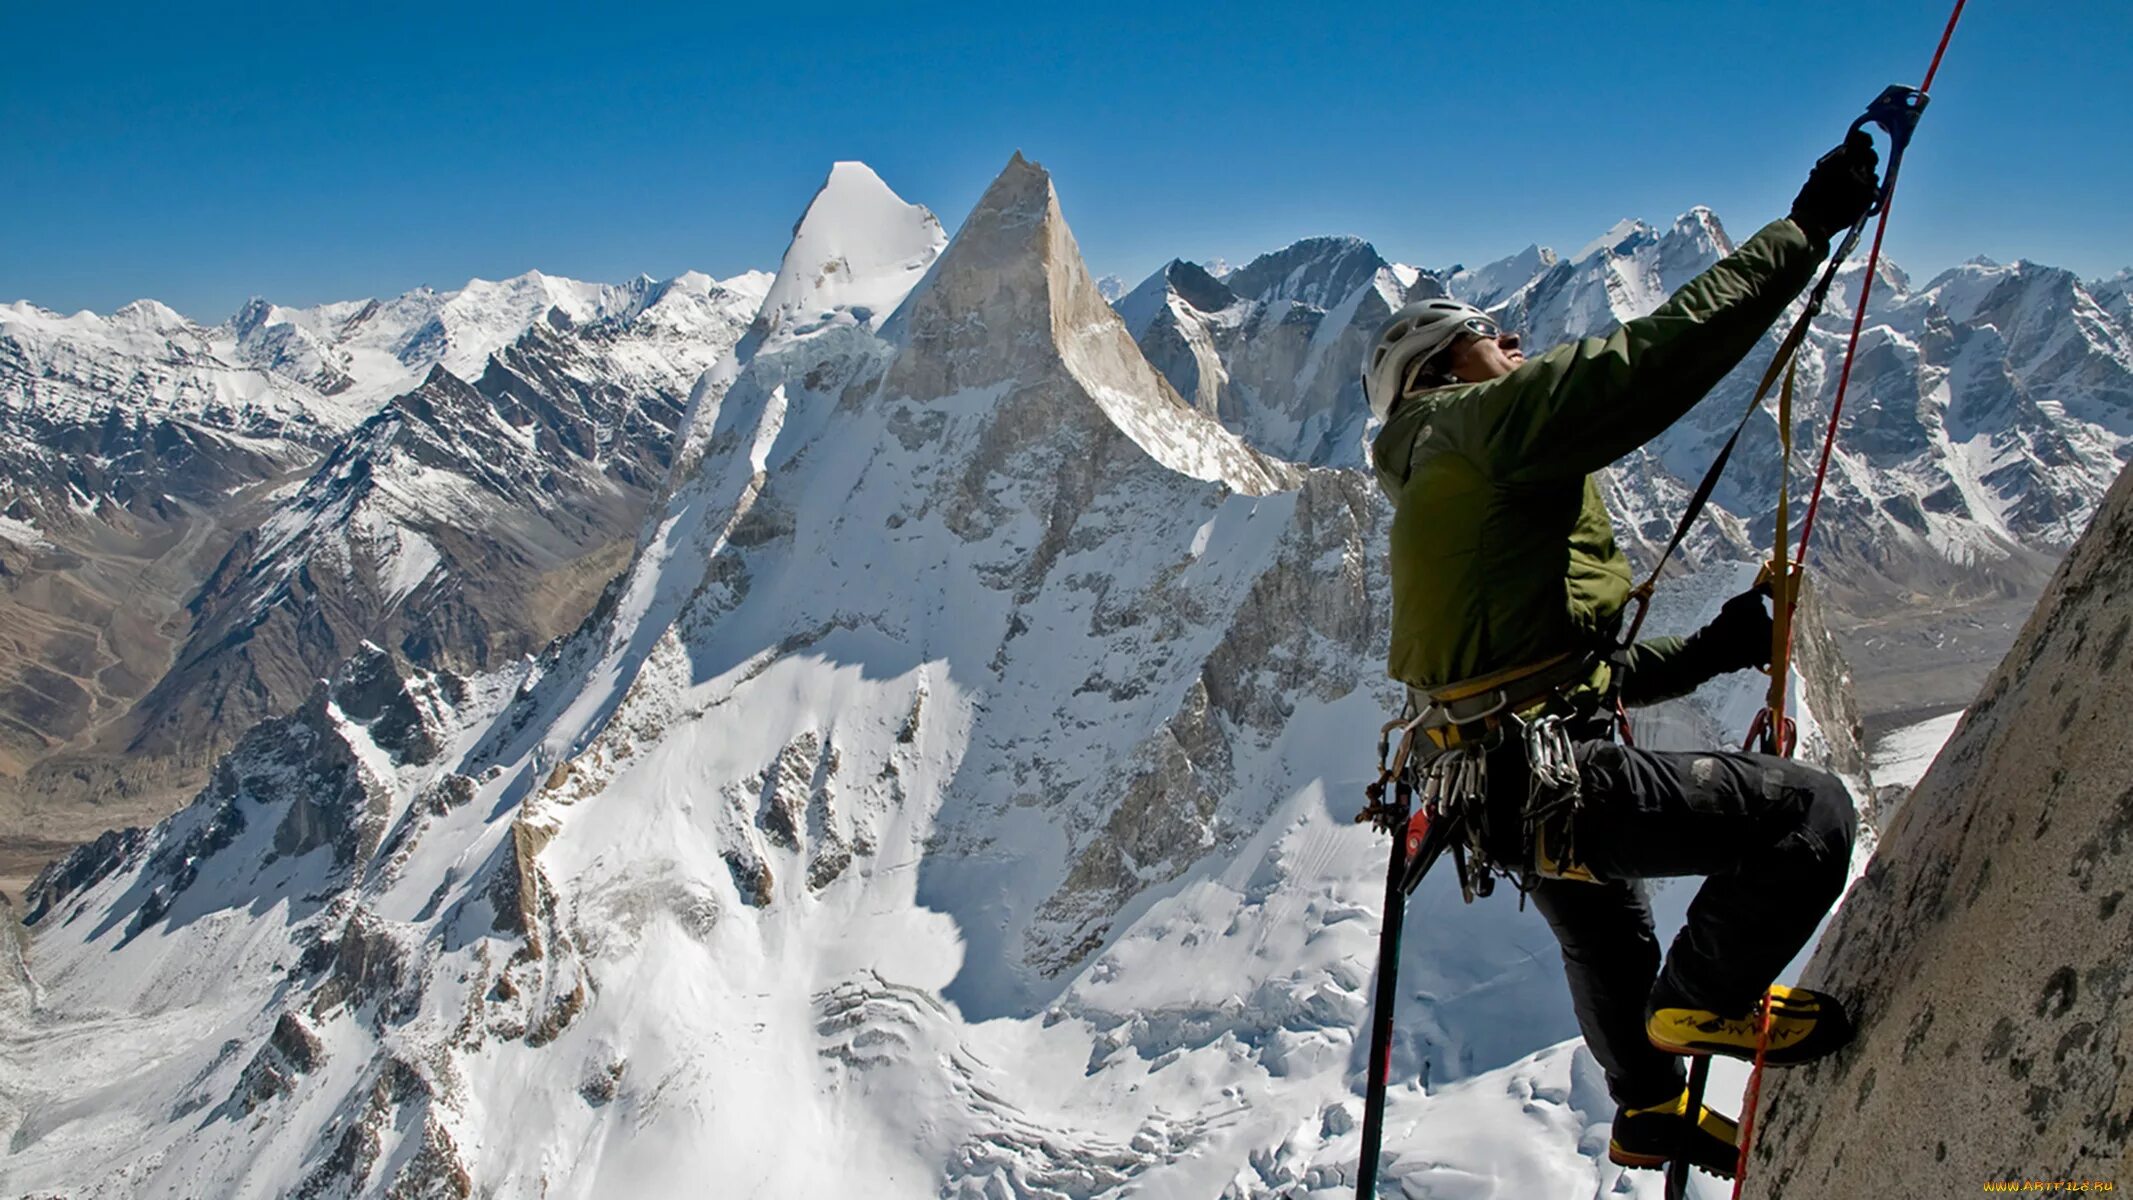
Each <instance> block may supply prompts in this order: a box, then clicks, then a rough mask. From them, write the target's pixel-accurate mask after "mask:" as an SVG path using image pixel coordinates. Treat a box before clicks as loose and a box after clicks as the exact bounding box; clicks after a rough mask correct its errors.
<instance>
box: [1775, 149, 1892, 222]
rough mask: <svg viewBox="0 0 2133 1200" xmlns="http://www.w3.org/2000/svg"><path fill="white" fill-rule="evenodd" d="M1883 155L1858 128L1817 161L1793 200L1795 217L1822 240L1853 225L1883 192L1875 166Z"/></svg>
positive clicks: (1793, 218) (1796, 220) (1795, 219)
mask: <svg viewBox="0 0 2133 1200" xmlns="http://www.w3.org/2000/svg"><path fill="white" fill-rule="evenodd" d="M1880 163H1881V155H1880V154H1879V153H1878V152H1876V151H1875V149H1874V139H1872V138H1870V137H1868V136H1866V131H1865V130H1863V129H1861V130H1856V131H1854V132H1853V133H1852V135H1851V136H1850V137H1848V138H1845V139H1844V144H1843V145H1841V146H1839V147H1837V148H1836V149H1834V150H1832V151H1830V152H1829V153H1827V154H1825V155H1823V156H1822V157H1821V158H1819V159H1817V160H1816V161H1815V165H1814V170H1812V171H1809V172H1808V173H1807V183H1806V184H1805V185H1804V186H1802V187H1801V188H1800V194H1799V195H1798V196H1796V197H1794V198H1793V201H1792V214H1791V216H1792V220H1793V223H1794V224H1796V225H1798V226H1799V227H1800V228H1801V229H1803V230H1805V231H1806V233H1807V236H1808V237H1810V238H1813V239H1814V240H1815V241H1816V242H1817V243H1818V244H1821V245H1824V246H1826V245H1828V244H1829V240H1830V239H1831V238H1833V237H1835V236H1837V235H1838V234H1839V233H1842V232H1844V231H1845V230H1847V229H1850V228H1851V227H1852V223H1853V222H1855V221H1857V220H1858V219H1859V218H1860V217H1861V216H1863V215H1865V213H1866V210H1867V209H1869V208H1872V207H1873V205H1874V197H1876V196H1878V195H1880V194H1881V181H1880V180H1878V179H1876V178H1874V168H1875V167H1876V166H1879V165H1880Z"/></svg>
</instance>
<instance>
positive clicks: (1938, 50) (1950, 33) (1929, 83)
mask: <svg viewBox="0 0 2133 1200" xmlns="http://www.w3.org/2000/svg"><path fill="white" fill-rule="evenodd" d="M1965 2H1966V0H1955V11H1954V12H1952V13H1949V14H1948V27H1947V28H1946V29H1943V30H1941V31H1940V45H1939V46H1937V47H1935V48H1934V51H1933V65H1932V66H1930V67H1927V68H1926V77H1925V79H1924V81H1923V82H1921V83H1920V84H1919V85H1918V90H1919V91H1921V92H1930V91H1932V90H1933V77H1934V76H1935V75H1938V74H1940V56H1941V55H1943V54H1946V53H1947V52H1948V39H1949V38H1952V37H1954V36H1955V23H1956V22H1957V21H1960V20H1962V19H1963V5H1964V3H1965Z"/></svg>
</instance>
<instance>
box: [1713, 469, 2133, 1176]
mask: <svg viewBox="0 0 2133 1200" xmlns="http://www.w3.org/2000/svg"><path fill="white" fill-rule="evenodd" d="M2129 634H2133V471H2128V472H2125V473H2123V474H2121V476H2120V477H2119V480H2118V482H2117V484H2116V485H2115V486H2114V487H2113V488H2112V489H2111V491H2110V493H2109V494H2108V496H2107V497H2106V498H2105V500H2104V503H2103V505H2102V506H2101V508H2100V510H2099V512H2098V514H2097V516H2096V519H2095V521H2094V523H2093V524H2092V525H2091V526H2090V528H2089V530H2088V532H2087V533H2085V534H2084V535H2083V536H2082V538H2081V540H2080V541H2079V542H2078V543H2077V544H2076V545H2075V547H2074V550H2073V552H2072V553H2071V554H2070V555H2069V556H2068V557H2067V559H2066V561H2065V563H2064V564H2062V566H2061V567H2060V569H2059V572H2058V574H2057V576H2056V578H2054V580H2053V581H2052V584H2051V587H2050V588H2049V589H2048V590H2047V592H2046V593H2045V596H2044V599H2043V601H2042V602H2041V603H2040V604H2039V605H2038V607H2037V611H2036V614H2035V615H2034V616H2032V617H2031V618H2030V620H2029V623H2028V624H2027V626H2025V627H2024V629H2023V630H2022V634H2021V637H2020V639H2019V640H2018V641H2017V642H2016V643H2015V646H2014V648H2013V649H2012V650H2011V651H2010V652H2009V654H2008V655H2007V658H2006V660H2005V661H2003V662H2002V663H2001V664H2000V666H1999V669H1998V670H1997V671H1996V672H1995V673H1994V674H1993V676H1992V678H1991V680H1990V681H1989V682H1988V683H1987V685H1986V687H1985V690H1984V692H1983V694H1981V695H1980V696H1979V697H1978V699H1977V702H1976V703H1975V704H1974V705H1972V706H1971V708H1970V711H1969V712H1968V714H1967V715H1966V716H1965V717H1964V719H1963V722H1962V724H1961V726H1960V727H1959V728H1958V729H1957V730H1956V732H1955V735H1954V737H1953V738H1952V739H1951V740H1950V741H1949V743H1948V746H1947V748H1946V749H1945V750H1944V751H1943V752H1942V753H1941V756H1940V758H1939V760H1938V761H1937V762H1935V764H1934V765H1933V767H1932V769H1931V770H1930V771H1929V772H1928V773H1927V775H1926V777H1925V778H1924V779H1923V780H1922V781H1921V782H1920V783H1919V786H1918V788H1917V790H1916V791H1915V792H1914V794H1913V796H1912V798H1911V800H1910V801H1909V802H1908V803H1907V804H1906V805H1905V806H1904V808H1903V809H1902V811H1901V812H1900V813H1899V814H1898V816H1897V818H1896V820H1895V822H1894V824H1893V826H1892V827H1891V828H1890V829H1889V831H1888V833H1887V835H1886V837H1885V839H1884V841H1883V844H1882V849H1881V852H1880V854H1879V855H1878V856H1877V857H1876V859H1875V861H1874V863H1873V865H1872V867H1871V868H1870V869H1869V870H1868V871H1867V873H1866V876H1865V877H1864V878H1863V879H1862V880H1860V881H1859V882H1858V883H1857V884H1856V885H1854V887H1853V888H1852V891H1851V894H1850V895H1849V896H1848V897H1846V899H1845V901H1844V906H1843V907H1842V908H1841V909H1840V910H1839V912H1838V914H1837V917H1836V919H1835V921H1834V923H1833V924H1832V926H1831V927H1830V929H1829V931H1828V933H1827V934H1825V935H1824V937H1823V939H1822V943H1821V946H1820V949H1819V950H1818V951H1817V952H1816V955H1815V958H1814V961H1813V963H1812V964H1811V965H1810V967H1809V969H1808V971H1807V973H1806V981H1807V982H1808V983H1809V984H1811V985H1816V986H1821V987H1825V988H1828V989H1831V990H1833V991H1836V992H1837V993H1838V994H1840V995H1843V996H1845V997H1846V998H1847V999H1848V1000H1849V1002H1850V1003H1852V1004H1853V1005H1854V1006H1855V1008H1856V1009H1857V1011H1858V1012H1859V1015H1860V1018H1861V1022H1862V1029H1863V1032H1862V1034H1861V1036H1860V1038H1859V1041H1858V1042H1857V1043H1856V1044H1855V1045H1854V1046H1853V1047H1852V1048H1851V1049H1849V1050H1847V1051H1845V1052H1843V1053H1841V1054H1839V1055H1838V1056H1836V1057H1834V1058H1832V1059H1829V1060H1826V1061H1825V1062H1822V1063H1818V1064H1814V1065H1812V1066H1810V1067H1807V1068H1803V1069H1800V1070H1797V1071H1792V1072H1781V1073H1779V1075H1778V1077H1776V1078H1774V1080H1773V1083H1772V1085H1771V1086H1770V1087H1769V1089H1768V1093H1767V1099H1766V1100H1765V1102H1764V1109H1763V1118H1762V1132H1761V1134H1760V1136H1759V1138H1758V1144H1757V1149H1756V1155H1755V1164H1754V1175H1753V1176H1752V1178H1751V1181H1750V1184H1749V1187H1748V1192H1747V1194H1748V1195H1750V1196H1757V1197H1778V1196H1795V1195H1818V1196H1819V1195H1830V1196H1841V1195H1857V1194H1863V1193H1866V1192H1870V1191H1875V1190H1880V1189H1884V1188H1906V1189H1912V1190H1923V1191H1926V1192H1940V1191H1948V1192H1954V1191H1958V1190H1961V1191H1968V1190H1969V1189H1971V1188H1975V1187H1978V1186H1980V1184H1981V1183H1983V1182H1985V1181H2010V1180H2011V1181H2111V1180H2120V1181H2122V1180H2124V1179H2125V1178H2126V1176H2127V1172H2128V1169H2129V1168H2133V1157H2129V1154H2128V1150H2127V1147H2128V1145H2129V1144H2133V1142H2129V1140H2128V1136H2127V1135H2128V1133H2129V1131H2133V1076H2129V1075H2128V1073H2127V1069H2126V1066H2127V1055H2128V1049H2129V1042H2128V1035H2129V1031H2133V1019H2129V1016H2133V1010H2128V1011H2121V1009H2120V1007H2119V1006H2120V1004H2121V1003H2123V1002H2125V1000H2126V996H2127V990H2128V989H2127V974H2126V972H2127V963H2126V945H2127V932H2126V922H2127V921H2128V920H2129V919H2133V913H2129V910H2127V909H2126V908H2125V907H2124V906H2123V904H2122V902H2123V900H2124V898H2125V884H2126V881H2127V879H2128V878H2129V867H2133V863H2129V861H2128V856H2129V855H2133V790H2128V781H2129V780H2133V755H2129V753H2128V751H2127V746H2128V745H2129V744H2133V717H2129V714H2133V687H2129V686H2128V682H2127V681H2128V679H2129V675H2128V673H2127V670H2126V664H2125V662H2124V656H2125V654H2126V653H2127V650H2128V644H2127V643H2128V636H2129Z"/></svg>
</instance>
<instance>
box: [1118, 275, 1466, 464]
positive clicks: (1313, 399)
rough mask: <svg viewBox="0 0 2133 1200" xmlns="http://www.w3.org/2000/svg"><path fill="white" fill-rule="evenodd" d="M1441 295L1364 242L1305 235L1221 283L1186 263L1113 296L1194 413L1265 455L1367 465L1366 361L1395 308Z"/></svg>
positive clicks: (1428, 278)
mask: <svg viewBox="0 0 2133 1200" xmlns="http://www.w3.org/2000/svg"><path fill="white" fill-rule="evenodd" d="M1443 294H1444V287H1443V285H1442V283H1441V282H1440V281H1439V280H1438V279H1437V278H1436V277H1435V276H1433V275H1431V274H1429V273H1427V272H1424V271H1420V270H1418V269H1416V268H1414V267H1408V266H1402V265H1398V264H1394V263H1389V262H1386V261H1385V260H1384V259H1383V258H1381V257H1379V255H1378V253H1377V251H1376V250H1374V249H1372V248H1371V246H1370V244H1369V243H1368V242H1365V241H1362V240H1361V239H1359V238H1309V239H1306V240H1304V241H1301V242H1297V243H1295V244H1294V245H1292V246H1289V247H1287V248H1285V249H1282V250H1279V251H1276V252H1274V253H1272V254H1265V255H1261V256H1260V257H1258V258H1256V259H1254V260H1252V261H1251V262H1250V263H1248V264H1246V265H1245V266H1243V267H1240V268H1238V269H1237V270H1235V271H1230V272H1227V273H1225V274H1224V275H1223V276H1222V277H1221V278H1219V279H1218V278H1216V277H1215V275H1213V274H1212V273H1210V272H1209V271H1208V270H1207V269H1206V268H1204V267H1200V266H1197V265H1195V264H1193V263H1188V262H1184V261H1182V260H1173V261H1172V262H1171V263H1170V264H1169V265H1168V266H1165V267H1164V268H1163V269H1162V270H1160V271H1157V272H1156V273H1155V274H1154V275H1151V276H1149V277H1148V279H1147V280H1146V281H1145V282H1143V283H1142V284H1141V285H1140V286H1139V287H1137V288H1135V289H1133V291H1132V292H1130V293H1128V294H1127V295H1125V296H1123V297H1120V298H1119V299H1118V301H1117V308H1118V311H1119V315H1121V316H1122V317H1124V318H1125V320H1126V326H1127V328H1128V329H1130V330H1132V331H1133V336H1134V338H1135V340H1136V341H1138V342H1139V344H1140V347H1141V351H1142V353H1143V354H1145V355H1146V356H1147V358H1148V361H1150V362H1152V363H1154V364H1155V365H1156V367H1157V369H1159V370H1161V371H1162V372H1163V374H1164V376H1165V377H1166V378H1168V379H1169V380H1170V382H1171V384H1172V385H1173V386H1174V387H1176V388H1177V390H1178V391H1179V393H1180V394H1182V395H1184V396H1185V397H1186V398H1187V399H1189V400H1190V401H1191V402H1192V404H1193V406H1194V407H1195V408H1198V409H1199V410H1200V411H1202V412H1205V413H1208V414H1210V415H1212V416H1214V417H1216V418H1218V419H1219V420H1221V422H1222V423H1223V424H1224V425H1226V426H1228V427H1229V428H1230V429H1232V430H1234V431H1235V432H1237V433H1238V434H1239V435H1241V436H1242V437H1244V438H1245V440H1247V441H1249V442H1250V443H1251V444H1252V445H1254V446H1256V447H1258V448H1259V449H1261V450H1264V451H1266V452H1267V453H1269V454H1273V455H1276V456H1278V457H1281V458H1285V459H1290V460H1292V461H1297V462H1306V463H1311V464H1314V465H1320V466H1356V465H1360V464H1361V462H1362V461H1363V460H1362V443H1363V434H1364V426H1365V424H1366V423H1367V422H1368V420H1369V416H1370V408H1369V405H1368V403H1367V402H1366V401H1365V400H1364V398H1363V390H1362V380H1361V376H1360V373H1359V366H1360V364H1361V363H1362V361H1363V354H1364V353H1365V351H1367V350H1368V349H1369V346H1370V343H1371V341H1372V340H1374V339H1375V338H1376V336H1377V331H1378V329H1379V327H1380V326H1382V325H1384V323H1385V321H1386V319H1387V318H1389V317H1390V316H1391V315H1392V314H1393V312H1394V311H1395V310H1397V309H1398V308H1399V307H1400V306H1401V305H1402V304H1405V303H1407V302H1408V301H1409V300H1419V299H1423V298H1426V297H1429V296H1441V295H1443Z"/></svg>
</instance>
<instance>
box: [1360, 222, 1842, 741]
mask: <svg viewBox="0 0 2133 1200" xmlns="http://www.w3.org/2000/svg"><path fill="white" fill-rule="evenodd" d="M1826 252H1827V251H1826V248H1825V247H1822V246H1819V245H1816V244H1814V243H1813V242H1811V241H1810V240H1809V238H1808V237H1807V235H1806V234H1804V233H1802V232H1801V231H1800V228H1799V226H1797V225H1794V224H1793V223H1792V222H1791V221H1789V220H1783V221H1774V222H1772V223H1770V224H1769V225H1766V226H1764V227H1763V229H1762V231H1761V232H1759V233H1757V234H1756V235H1755V236H1754V237H1752V238H1750V239H1748V240H1747V241H1746V242H1745V243H1743V244H1742V245H1741V246H1740V248H1739V249H1737V250H1735V251H1734V252H1733V253H1732V254H1729V255H1727V256H1726V257H1725V258H1723V259H1721V260H1719V261H1718V262H1717V263H1715V264H1713V265H1712V266H1711V268H1710V269H1709V270H1707V271H1705V272H1704V273H1703V274H1701V275H1698V276H1697V277H1696V278H1694V279H1692V280H1690V281H1689V282H1688V283H1687V284H1684V285H1683V286H1682V288H1681V290H1679V291H1677V292H1675V293H1674V294H1673V296H1672V297H1670V298H1669V299H1668V300H1667V302H1666V303H1665V304H1662V305H1660V306H1659V308H1658V309H1657V310H1656V311H1654V312H1653V313H1652V314H1651V315H1650V316H1648V317H1640V318H1638V319H1637V320H1634V321H1630V322H1628V323H1626V324H1624V325H1623V326H1622V327H1620V328H1619V329H1616V330H1615V331H1614V332H1613V333H1611V334H1609V335H1608V336H1606V337H1604V338H1585V339H1582V340H1580V341H1576V342H1571V343H1567V344H1565V345H1561V346H1557V347H1555V348H1554V349H1552V350H1550V351H1548V352H1547V353H1546V354H1543V355H1541V356H1540V357H1538V358H1534V359H1530V360H1528V361H1527V362H1525V363H1523V364H1522V365H1520V366H1519V368H1518V369H1517V370H1515V371H1513V372H1511V373H1510V374H1508V375H1505V376H1502V377H1500V378H1497V379H1491V380H1488V381H1486V382H1484V383H1472V384H1456V385H1453V386H1451V387H1445V388H1438V389H1436V390H1434V391H1429V392H1424V393H1422V394H1421V395H1419V396H1415V397H1411V398H1409V399H1408V400H1407V401H1405V402H1404V403H1402V404H1401V405H1400V406H1399V407H1398V408H1397V409H1396V410H1395V411H1394V412H1393V414H1392V417H1391V419H1390V420H1388V421H1387V422H1386V423H1385V428H1384V429H1383V430H1381V431H1380V432H1379V434H1378V436H1377V440H1376V441H1375V442H1374V443H1372V445H1371V459H1372V461H1373V463H1374V464H1375V466H1376V470H1377V477H1378V483H1379V485H1380V486H1381V487H1383V488H1384V489H1385V492H1386V494H1387V495H1388V496H1390V497H1391V498H1392V501H1393V504H1394V505H1395V508H1396V511H1395V515H1394V517H1393V522H1392V647H1391V652H1390V655H1389V661H1388V664H1387V670H1388V673H1390V674H1391V675H1392V677H1393V678H1395V679H1398V680H1401V681H1403V682H1405V683H1408V684H1411V685H1414V686H1417V687H1422V688H1436V687H1442V686H1444V685H1445V684H1448V683H1453V682H1456V681H1458V680H1463V679H1472V678H1474V677H1476V676H1480V675H1486V674H1489V673H1492V672H1496V671H1502V670H1506V669H1509V668H1511V667H1515V666H1520V665H1523V664H1526V663H1531V662H1537V661H1539V660H1542V659H1546V658H1550V657H1553V656H1555V655H1558V654H1561V653H1563V652H1565V651H1574V650H1583V649H1601V648H1605V647H1606V646H1608V645H1609V644H1610V643H1611V642H1612V640H1613V639H1614V638H1616V637H1617V636H1619V634H1618V627H1619V626H1620V623H1621V619H1622V610H1623V607H1624V606H1625V605H1626V604H1627V603H1628V600H1629V591H1630V573H1629V560H1628V559H1626V558H1624V557H1623V555H1622V552H1621V551H1620V550H1618V549H1617V548H1616V547H1615V537H1614V526H1613V523H1612V521H1611V520H1610V518H1609V516H1608V513H1607V506H1606V504H1605V503H1604V502H1603V501H1602V500H1601V498H1600V489H1599V486H1598V485H1597V484H1596V483H1595V482H1594V480H1593V478H1592V473H1593V472H1595V471H1598V470H1600V469H1601V468H1603V467H1605V466H1607V464H1609V463H1611V462H1613V461H1614V460H1616V459H1617V458H1620V457H1622V456H1623V455H1625V454H1627V453H1629V452H1630V451H1632V450H1635V449H1636V448H1637V447H1639V446H1641V445H1643V444H1644V443H1645V442H1647V441H1650V440H1651V439H1652V438H1654V437H1656V436H1658V434H1659V433H1660V432H1662V431H1663V430H1665V429H1666V427H1667V426H1669V425H1672V424H1673V423H1674V422H1675V421H1676V420H1678V419H1679V418H1680V417H1681V416H1682V415H1683V414H1684V413H1686V412H1688V411H1689V409H1690V408H1692V407H1694V405H1695V404H1696V402H1697V401H1698V400H1701V399H1702V398H1703V396H1704V394H1705V393H1706V392H1708V391H1710V390H1711V388H1712V387H1713V386H1715V385H1716V384H1717V383H1718V381H1719V380H1720V379H1721V378H1723V377H1724V376H1725V374H1726V372H1728V371H1730V370H1732V369H1733V367H1734V366H1735V365H1736V364H1738V363H1739V362H1740V360H1741V359H1742V358H1743V357H1745V356H1746V355H1747V353H1748V351H1749V350H1751V349H1753V348H1754V347H1755V344H1756V342H1757V340H1758V339H1760V338H1761V337H1762V335H1763V333H1764V331H1765V330H1767V329H1769V328H1770V326H1771V325H1772V324H1773V323H1774V322H1775V321H1776V320H1777V318H1778V317H1779V316H1780V315H1781V314H1782V313H1783V312H1784V309H1785V306H1786V305H1787V304H1789V303H1791V301H1792V299H1793V297H1795V296H1797V295H1798V294H1799V293H1800V291H1801V289H1803V288H1804V287H1806V286H1807V281H1808V279H1809V278H1810V277H1811V276H1812V275H1813V274H1814V270H1815V266H1816V264H1817V262H1819V261H1820V259H1821V258H1822V256H1823V254H1825V253H1826ZM1692 657H1693V656H1692V655H1688V654H1684V653H1683V648H1682V642H1681V640H1680V639H1677V638H1656V639H1653V640H1651V641H1649V642H1644V643H1641V644H1640V645H1639V646H1638V647H1637V648H1636V650H1635V651H1634V652H1633V653H1632V656H1631V659H1630V661H1629V663H1628V678H1627V679H1626V680H1625V681H1624V692H1625V695H1624V699H1625V700H1627V701H1629V702H1631V703H1651V702H1653V701H1656V700H1662V699H1667V698H1669V697H1671V696H1675V695H1681V694H1685V693H1686V692H1689V691H1692V690H1694V688H1695V687H1696V686H1697V684H1699V683H1701V682H1702V681H1703V680H1704V679H1707V678H1709V677H1710V675H1711V674H1712V672H1710V671H1709V670H1702V669H1701V668H1700V667H1699V665H1698V664H1696V663H1694V662H1690V661H1686V660H1688V659H1690V658H1692ZM1607 670H1608V668H1607V667H1606V666H1604V665H1603V666H1602V667H1601V668H1599V671H1598V672H1596V673H1595V676H1594V678H1593V681H1592V686H1594V687H1604V686H1606V683H1607V678H1606V675H1605V674H1604V672H1606V671H1607Z"/></svg>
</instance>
